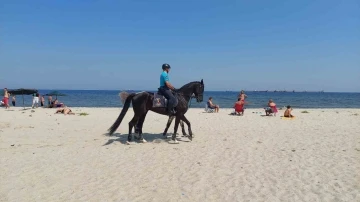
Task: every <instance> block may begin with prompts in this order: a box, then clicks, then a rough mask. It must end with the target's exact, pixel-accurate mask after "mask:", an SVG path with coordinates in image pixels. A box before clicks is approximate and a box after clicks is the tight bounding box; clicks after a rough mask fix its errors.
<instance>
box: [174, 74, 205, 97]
mask: <svg viewBox="0 0 360 202" xmlns="http://www.w3.org/2000/svg"><path fill="white" fill-rule="evenodd" d="M204 89H205V87H204V81H203V80H202V79H201V81H194V82H190V83H188V84H186V85H184V86H183V87H181V88H180V91H181V92H182V93H183V94H184V95H188V96H192V95H194V97H195V98H196V101H197V102H202V101H203V98H204Z"/></svg>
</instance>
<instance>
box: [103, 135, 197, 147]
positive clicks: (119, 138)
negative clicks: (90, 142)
mask: <svg viewBox="0 0 360 202" xmlns="http://www.w3.org/2000/svg"><path fill="white" fill-rule="evenodd" d="M104 135H105V136H108V137H109V138H111V139H109V140H108V141H107V142H106V143H105V144H104V145H103V146H107V145H110V144H112V143H114V142H120V143H122V144H128V141H127V138H128V134H121V133H114V134H113V135H109V134H108V133H106V134H104ZM132 135H133V138H132V143H141V142H140V141H139V140H137V139H136V136H137V134H132ZM171 135H172V134H168V135H167V137H164V136H163V134H162V133H159V134H152V133H143V137H144V139H145V140H146V141H147V143H157V144H159V143H168V141H169V140H171ZM176 139H177V140H178V141H180V142H190V140H189V139H188V138H187V137H184V136H182V135H179V134H177V135H176Z"/></svg>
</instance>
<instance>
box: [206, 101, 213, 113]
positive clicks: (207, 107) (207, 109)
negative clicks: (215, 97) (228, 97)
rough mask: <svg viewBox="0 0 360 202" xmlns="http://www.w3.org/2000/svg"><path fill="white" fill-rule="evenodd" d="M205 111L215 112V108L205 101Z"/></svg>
mask: <svg viewBox="0 0 360 202" xmlns="http://www.w3.org/2000/svg"><path fill="white" fill-rule="evenodd" d="M205 112H207V113H213V112H215V109H211V108H209V106H208V103H206V104H205Z"/></svg>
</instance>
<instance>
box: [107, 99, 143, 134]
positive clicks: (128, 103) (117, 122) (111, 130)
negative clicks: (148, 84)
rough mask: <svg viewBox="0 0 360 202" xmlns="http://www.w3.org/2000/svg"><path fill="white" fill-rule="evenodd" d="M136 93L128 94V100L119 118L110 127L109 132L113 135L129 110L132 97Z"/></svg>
mask: <svg viewBox="0 0 360 202" xmlns="http://www.w3.org/2000/svg"><path fill="white" fill-rule="evenodd" d="M135 95H136V93H131V94H129V95H128V96H127V98H126V100H125V104H124V107H123V109H122V110H121V113H120V115H119V116H118V118H117V119H116V121H115V123H114V124H113V125H112V126H111V127H110V128H109V130H108V131H109V134H110V135H112V134H113V133H114V132H115V131H116V129H117V128H118V127H119V126H120V123H121V121H122V120H123V119H124V117H125V114H126V112H127V111H128V109H129V107H130V103H131V100H132V98H133V97H134V96H135Z"/></svg>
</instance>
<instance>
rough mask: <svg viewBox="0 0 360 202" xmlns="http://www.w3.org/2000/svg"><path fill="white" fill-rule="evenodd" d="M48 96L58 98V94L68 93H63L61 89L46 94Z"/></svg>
mask: <svg viewBox="0 0 360 202" xmlns="http://www.w3.org/2000/svg"><path fill="white" fill-rule="evenodd" d="M46 96H55V97H56V99H57V97H58V96H66V95H65V94H63V93H60V92H59V91H51V92H50V93H48V94H46Z"/></svg>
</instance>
